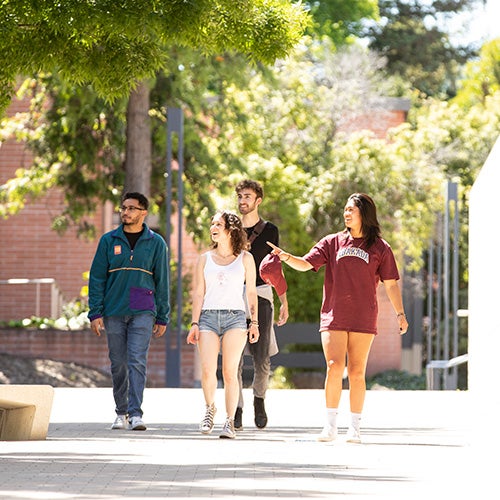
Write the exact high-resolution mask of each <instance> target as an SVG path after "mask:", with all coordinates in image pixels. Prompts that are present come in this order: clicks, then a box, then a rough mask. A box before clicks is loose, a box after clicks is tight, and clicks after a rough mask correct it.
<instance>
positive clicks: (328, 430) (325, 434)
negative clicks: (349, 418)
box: [316, 425, 337, 443]
mask: <svg viewBox="0 0 500 500" xmlns="http://www.w3.org/2000/svg"><path fill="white" fill-rule="evenodd" d="M336 438H337V428H336V427H332V426H330V425H325V426H324V427H323V430H322V431H321V433H320V434H319V435H318V437H317V438H316V441H322V442H325V443H328V442H330V441H335V439H336Z"/></svg>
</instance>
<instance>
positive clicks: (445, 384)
mask: <svg viewBox="0 0 500 500" xmlns="http://www.w3.org/2000/svg"><path fill="white" fill-rule="evenodd" d="M467 361H469V354H462V355H461V356H457V357H456V358H452V359H434V360H432V361H430V362H429V363H427V366H426V376H427V389H428V390H431V391H433V390H436V389H441V387H442V388H443V389H456V388H457V387H456V377H450V376H449V374H448V370H449V369H450V368H455V367H456V366H459V365H462V364H463V363H467ZM437 370H442V372H441V373H440V372H438V371H437ZM439 375H442V377H439ZM440 378H442V384H441V380H440Z"/></svg>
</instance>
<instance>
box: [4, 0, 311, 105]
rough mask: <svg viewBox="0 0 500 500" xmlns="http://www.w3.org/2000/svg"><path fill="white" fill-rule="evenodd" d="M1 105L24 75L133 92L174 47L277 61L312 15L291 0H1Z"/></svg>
mask: <svg viewBox="0 0 500 500" xmlns="http://www.w3.org/2000/svg"><path fill="white" fill-rule="evenodd" d="M0 5H1V9H0V53H1V54H2V56H3V57H2V64H1V65H0V96H1V99H0V110H3V109H5V107H6V106H7V105H8V103H9V102H10V98H11V96H12V92H13V89H14V82H15V80H16V78H17V77H18V75H31V74H35V73H40V72H48V73H58V74H59V75H61V76H62V78H64V79H65V80H66V81H68V82H72V83H77V84H84V83H90V84H91V85H92V86H93V88H94V89H95V90H96V92H97V93H98V95H99V96H100V97H103V98H105V99H108V100H109V99H114V98H116V97H118V96H123V95H126V94H127V93H128V92H129V91H130V89H132V88H133V87H134V86H135V85H136V83H137V81H138V80H142V79H144V78H147V77H152V76H154V74H155V72H157V71H158V70H159V69H160V68H162V67H163V66H164V64H165V57H166V55H167V53H168V52H166V51H165V47H166V46H169V45H184V46H189V47H193V48H196V49H197V50H199V51H200V52H203V53H207V54H208V53H214V52H222V51H225V50H235V51H238V52H240V53H242V54H245V55H246V56H247V57H248V58H250V59H252V60H254V61H264V62H267V63H270V62H272V61H274V59H275V58H276V57H283V56H285V55H286V54H287V53H288V52H289V50H290V49H291V48H292V47H293V46H294V45H295V43H296V42H297V41H298V40H299V39H300V37H301V35H302V33H303V31H304V29H305V28H306V26H307V24H308V22H309V17H308V15H307V13H306V11H305V10H304V8H303V7H302V5H301V4H300V3H291V2H289V1H288V0H252V1H234V0H199V1H196V2H185V1H182V0H122V1H120V2H116V1H114V0H65V1H64V2H59V1H50V0H45V1H43V2H40V1H38V0H16V1H10V0H1V3H0Z"/></svg>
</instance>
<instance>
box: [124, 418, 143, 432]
mask: <svg viewBox="0 0 500 500" xmlns="http://www.w3.org/2000/svg"><path fill="white" fill-rule="evenodd" d="M128 428H129V429H130V430H131V431H145V430H146V425H145V424H144V422H143V421H142V418H141V417H139V415H135V416H133V417H130V419H129V424H128Z"/></svg>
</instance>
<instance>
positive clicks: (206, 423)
mask: <svg viewBox="0 0 500 500" xmlns="http://www.w3.org/2000/svg"><path fill="white" fill-rule="evenodd" d="M216 413H217V408H215V405H214V404H213V403H212V404H211V405H207V406H206V409H205V417H204V418H203V420H202V421H201V423H200V431H201V433H202V434H210V433H211V432H212V429H213V428H214V417H215V414H216Z"/></svg>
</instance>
